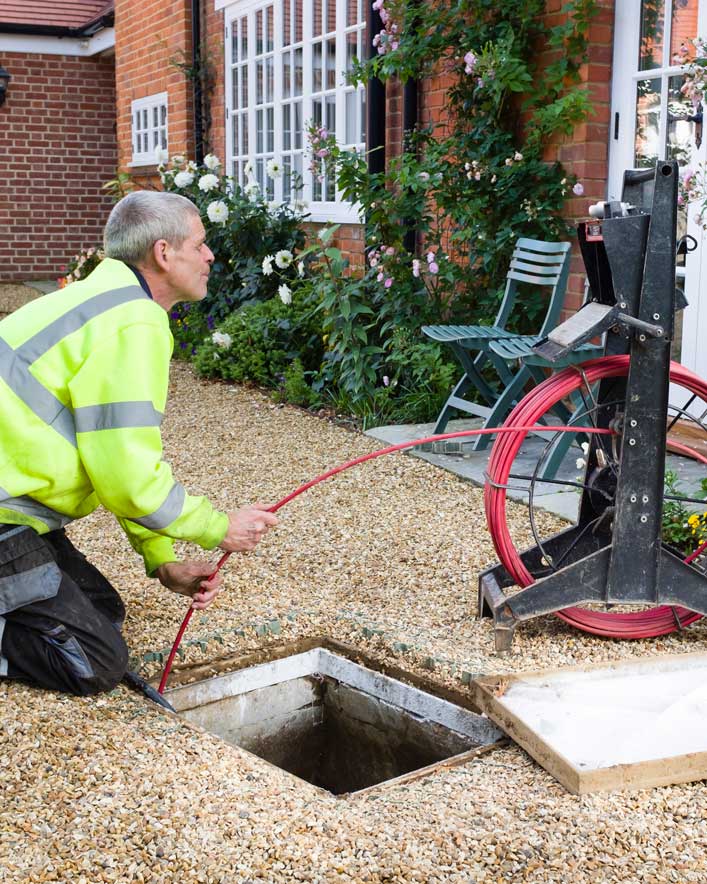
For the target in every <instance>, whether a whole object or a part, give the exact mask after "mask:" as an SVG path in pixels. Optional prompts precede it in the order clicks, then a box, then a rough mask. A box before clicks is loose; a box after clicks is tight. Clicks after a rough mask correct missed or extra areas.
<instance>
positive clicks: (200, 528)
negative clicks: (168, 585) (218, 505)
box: [69, 322, 228, 571]
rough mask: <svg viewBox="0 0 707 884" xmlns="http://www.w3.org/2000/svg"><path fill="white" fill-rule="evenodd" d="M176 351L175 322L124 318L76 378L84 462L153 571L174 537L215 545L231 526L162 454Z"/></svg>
mask: <svg viewBox="0 0 707 884" xmlns="http://www.w3.org/2000/svg"><path fill="white" fill-rule="evenodd" d="M171 352H172V336H171V334H170V333H169V329H168V327H166V326H161V325H160V324H158V323H157V322H155V323H154V324H152V323H149V322H139V323H135V324H133V325H129V326H123V328H121V329H120V330H119V331H118V332H116V334H115V335H113V336H112V337H111V338H109V339H108V340H107V341H103V342H101V344H100V346H97V347H95V348H93V350H92V351H91V353H90V355H89V356H88V358H87V359H86V360H85V362H84V363H83V364H82V366H81V368H80V369H79V371H78V372H77V373H76V374H75V375H74V377H73V378H72V380H71V382H70V384H69V393H70V396H71V405H72V407H73V410H74V420H75V423H76V439H77V444H78V450H79V456H80V458H81V461H82V464H83V466H84V468H85V470H86V473H87V474H88V477H89V479H90V481H91V484H92V485H93V488H94V490H95V492H96V495H97V497H98V499H99V500H100V502H101V504H102V505H103V506H104V507H105V508H106V509H108V510H110V511H111V512H112V513H114V514H115V515H116V516H117V517H118V519H119V520H120V523H121V525H122V526H123V528H124V529H125V530H126V531H127V534H128V538H129V539H130V542H131V544H132V545H133V547H134V548H135V549H136V550H138V551H139V552H140V553H141V554H142V555H143V557H144V558H145V564H146V567H147V568H148V571H154V568H155V567H157V565H156V564H154V563H155V562H157V564H162V562H163V561H174V553H173V550H171V549H168V544H169V547H171V543H169V540H170V539H175V540H186V541H190V542H192V543H196V544H198V545H199V546H201V547H203V548H204V549H213V548H214V547H216V546H218V544H219V543H220V542H221V541H222V540H223V538H224V536H225V534H226V529H227V526H228V517H227V516H226V514H225V513H221V512H218V511H217V510H215V509H214V507H213V506H212V505H211V504H210V503H209V501H208V500H207V498H206V497H192V496H190V495H188V494H187V493H186V491H185V489H184V487H183V486H182V485H181V484H180V483H179V482H176V481H175V480H174V478H173V476H172V470H171V468H170V466H169V464H167V463H166V462H165V461H164V460H163V459H162V436H161V432H160V424H161V422H162V416H163V413H164V408H165V404H166V399H167V388H168V381H169V360H170V357H171ZM145 529H146V530H145ZM158 538H162V541H160V540H159V539H158ZM166 555H170V556H171V558H163V557H164V556H166ZM158 559H161V561H158Z"/></svg>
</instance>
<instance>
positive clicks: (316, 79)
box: [312, 43, 322, 92]
mask: <svg viewBox="0 0 707 884" xmlns="http://www.w3.org/2000/svg"><path fill="white" fill-rule="evenodd" d="M312 89H313V91H314V92H321V91H322V44H321V43H315V44H314V45H313V46H312Z"/></svg>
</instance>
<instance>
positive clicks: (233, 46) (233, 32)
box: [231, 21, 239, 61]
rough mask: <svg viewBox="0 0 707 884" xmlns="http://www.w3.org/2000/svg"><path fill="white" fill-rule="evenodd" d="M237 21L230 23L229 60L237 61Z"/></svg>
mask: <svg viewBox="0 0 707 884" xmlns="http://www.w3.org/2000/svg"><path fill="white" fill-rule="evenodd" d="M238 24H239V23H238V22H237V21H234V22H233V24H232V25H231V61H238Z"/></svg>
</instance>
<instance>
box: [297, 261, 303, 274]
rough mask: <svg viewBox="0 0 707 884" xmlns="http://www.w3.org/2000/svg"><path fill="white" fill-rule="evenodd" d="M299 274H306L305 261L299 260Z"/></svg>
mask: <svg viewBox="0 0 707 884" xmlns="http://www.w3.org/2000/svg"><path fill="white" fill-rule="evenodd" d="M297 276H304V261H298V262H297Z"/></svg>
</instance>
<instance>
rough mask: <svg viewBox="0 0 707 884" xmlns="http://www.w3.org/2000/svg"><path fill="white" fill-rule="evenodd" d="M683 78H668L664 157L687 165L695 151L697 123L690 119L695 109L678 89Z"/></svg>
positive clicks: (681, 164)
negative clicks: (666, 139)
mask: <svg viewBox="0 0 707 884" xmlns="http://www.w3.org/2000/svg"><path fill="white" fill-rule="evenodd" d="M683 82H684V80H683V78H682V77H681V76H677V77H670V79H669V80H668V143H667V151H666V157H667V159H669V160H677V161H678V164H679V165H680V166H683V167H684V166H688V165H690V163H691V162H692V160H693V157H694V155H695V153H696V151H697V145H696V143H695V139H696V129H697V123H696V122H695V121H694V119H692V117H693V116H694V114H695V110H694V108H693V106H692V102H691V101H690V99H689V98H686V97H685V96H684V95H683V94H682V92H681V91H680V89H681V87H682V84H683Z"/></svg>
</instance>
